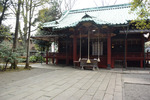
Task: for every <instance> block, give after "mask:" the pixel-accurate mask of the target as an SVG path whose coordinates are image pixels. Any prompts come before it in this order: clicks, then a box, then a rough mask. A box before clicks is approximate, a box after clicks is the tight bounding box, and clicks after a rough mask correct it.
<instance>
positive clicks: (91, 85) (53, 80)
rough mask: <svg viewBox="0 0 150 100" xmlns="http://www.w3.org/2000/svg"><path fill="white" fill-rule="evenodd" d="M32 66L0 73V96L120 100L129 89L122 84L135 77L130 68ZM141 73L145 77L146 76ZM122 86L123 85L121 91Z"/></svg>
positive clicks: (37, 99) (12, 98) (40, 99)
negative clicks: (102, 68)
mask: <svg viewBox="0 0 150 100" xmlns="http://www.w3.org/2000/svg"><path fill="white" fill-rule="evenodd" d="M34 66H35V67H34V69H33V70H30V71H25V72H24V71H22V72H13V73H1V74H0V79H1V80H2V81H0V84H1V85H0V100H123V97H124V93H127V91H128V90H129V89H130V88H129V87H130V85H126V84H125V83H126V82H127V80H129V78H130V80H132V81H135V80H134V79H137V80H138V78H139V77H137V76H136V75H135V73H134V74H133V75H132V77H130V75H129V74H131V72H130V73H126V74H123V73H124V72H123V71H121V72H120V71H118V70H116V71H115V70H96V71H92V70H79V69H74V68H72V67H62V66H61V67H59V66H48V65H45V66H41V64H39V65H38V64H36V65H34ZM36 66H37V67H36ZM139 72H140V71H139ZM26 74H29V75H30V76H28V75H26ZM32 74H33V75H32ZM136 74H138V75H139V73H138V72H136ZM140 74H141V73H140ZM142 74H143V73H142ZM144 74H147V73H144ZM124 75H127V76H124ZM134 75H135V76H134ZM142 77H144V79H145V80H146V79H149V77H148V76H142ZM5 78H6V79H5ZM9 80H15V81H9ZM145 80H144V82H149V81H145ZM138 81H139V80H138ZM140 81H141V80H140ZM128 82H129V81H128ZM136 82H137V81H136ZM4 83H6V84H4ZM142 84H143V83H142ZM124 88H126V89H127V90H126V91H125V92H124ZM145 89H146V88H145ZM125 96H126V95H125ZM143 100H144V99H143Z"/></svg>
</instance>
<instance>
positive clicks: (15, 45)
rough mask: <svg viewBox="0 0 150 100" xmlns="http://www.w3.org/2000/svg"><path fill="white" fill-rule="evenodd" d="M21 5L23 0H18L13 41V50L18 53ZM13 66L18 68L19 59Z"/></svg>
mask: <svg viewBox="0 0 150 100" xmlns="http://www.w3.org/2000/svg"><path fill="white" fill-rule="evenodd" d="M20 6H21V0H18V9H17V13H16V27H15V37H14V42H13V52H14V53H16V51H17V44H18V30H19V19H20V18H19V17H20ZM11 67H12V68H13V69H16V68H17V60H14V62H13V63H12V65H11Z"/></svg>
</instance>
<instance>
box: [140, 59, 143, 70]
mask: <svg viewBox="0 0 150 100" xmlns="http://www.w3.org/2000/svg"><path fill="white" fill-rule="evenodd" d="M140 63H141V68H143V60H141V61H140Z"/></svg>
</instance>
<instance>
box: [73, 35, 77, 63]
mask: <svg viewBox="0 0 150 100" xmlns="http://www.w3.org/2000/svg"><path fill="white" fill-rule="evenodd" d="M76 60H77V37H76V36H75V33H74V37H73V61H76Z"/></svg>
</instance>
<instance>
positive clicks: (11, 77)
mask: <svg viewBox="0 0 150 100" xmlns="http://www.w3.org/2000/svg"><path fill="white" fill-rule="evenodd" d="M51 71H54V69H45V68H33V69H31V70H24V71H15V72H0V81H1V82H0V86H3V85H6V84H8V83H12V82H15V81H19V80H22V79H26V78H29V77H31V76H32V77H33V76H36V75H40V74H43V73H48V72H51Z"/></svg>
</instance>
